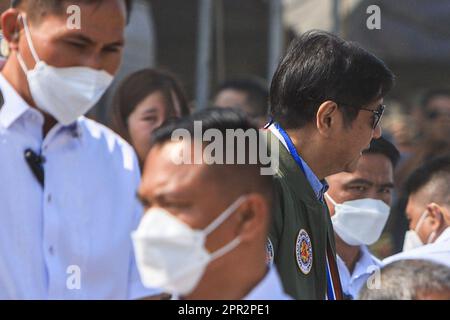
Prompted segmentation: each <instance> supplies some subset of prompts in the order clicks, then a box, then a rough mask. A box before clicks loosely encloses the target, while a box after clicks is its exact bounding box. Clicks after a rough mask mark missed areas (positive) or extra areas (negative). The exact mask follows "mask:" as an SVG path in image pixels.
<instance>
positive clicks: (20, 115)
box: [0, 74, 156, 299]
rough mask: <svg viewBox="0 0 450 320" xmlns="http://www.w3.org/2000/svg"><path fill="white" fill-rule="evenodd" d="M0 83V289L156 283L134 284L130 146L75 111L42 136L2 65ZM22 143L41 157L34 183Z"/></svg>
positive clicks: (76, 293) (57, 290)
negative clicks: (41, 178)
mask: <svg viewBox="0 0 450 320" xmlns="http://www.w3.org/2000/svg"><path fill="white" fill-rule="evenodd" d="M0 90H1V92H2V94H3V98H4V105H3V107H2V108H1V110H0V221H1V223H0V299H127V298H139V297H144V296H148V295H152V294H154V293H156V292H155V291H153V290H148V289H145V288H144V287H143V286H142V285H141V281H140V278H139V275H138V272H137V269H136V266H135V262H134V254H133V249H132V243H131V238H130V233H131V231H132V230H134V229H135V228H136V227H137V224H138V222H139V219H140V217H141V213H142V210H141V207H140V205H139V203H138V202H137V200H136V197H135V192H136V189H137V186H138V184H139V180H140V173H139V168H138V164H137V160H136V156H135V153H134V151H133V150H132V148H131V147H130V146H129V145H128V144H127V143H126V142H124V141H123V140H122V139H120V138H119V137H118V136H117V135H115V134H114V133H113V132H112V131H110V130H109V129H107V128H106V127H104V126H102V125H100V124H97V123H96V122H94V121H91V120H88V119H86V118H84V117H81V118H79V119H78V121H76V122H75V123H74V124H72V125H70V126H66V127H64V126H62V125H60V124H57V125H56V126H54V127H53V128H52V129H51V130H50V132H49V133H48V134H47V135H46V136H45V137H44V136H43V133H42V128H43V124H44V117H43V115H42V114H41V113H40V112H39V111H38V110H36V109H34V108H31V107H30V106H29V105H28V104H27V103H26V102H25V101H24V100H23V99H22V98H21V97H20V96H19V95H18V94H17V92H16V91H15V90H14V89H13V87H12V86H11V85H10V84H9V83H8V81H7V80H6V79H5V78H4V77H3V75H2V74H0ZM67 104H68V107H70V101H67ZM27 148H30V149H32V150H33V151H34V152H36V153H42V156H43V157H45V163H44V172H45V186H44V187H41V185H40V184H39V183H38V181H37V179H36V178H35V176H34V175H33V174H32V172H31V170H30V168H29V167H28V165H27V163H26V161H25V158H24V150H25V149H27Z"/></svg>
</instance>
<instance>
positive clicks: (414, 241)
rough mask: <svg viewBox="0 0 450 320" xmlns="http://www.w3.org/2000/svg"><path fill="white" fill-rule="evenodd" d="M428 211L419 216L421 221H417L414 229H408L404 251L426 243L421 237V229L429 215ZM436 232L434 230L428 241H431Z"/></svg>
mask: <svg viewBox="0 0 450 320" xmlns="http://www.w3.org/2000/svg"><path fill="white" fill-rule="evenodd" d="M427 215H428V212H427V211H424V212H423V213H422V215H421V216H420V218H419V221H417V224H416V227H415V228H414V230H408V231H406V233H405V240H404V242H403V251H409V250H412V249H415V248H418V247H421V246H423V245H425V243H423V241H422V239H420V237H419V230H420V227H421V226H422V224H423V222H424V221H425V218H426V217H427ZM435 235H436V232H434V231H433V232H432V233H431V234H430V236H429V237H428V241H427V243H431V242H432V241H433V240H434V238H435Z"/></svg>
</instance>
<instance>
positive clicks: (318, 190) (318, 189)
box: [268, 124, 328, 201]
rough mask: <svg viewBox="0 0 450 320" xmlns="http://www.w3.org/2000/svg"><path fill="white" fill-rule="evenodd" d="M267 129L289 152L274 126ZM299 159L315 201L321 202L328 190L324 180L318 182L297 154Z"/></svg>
mask: <svg viewBox="0 0 450 320" xmlns="http://www.w3.org/2000/svg"><path fill="white" fill-rule="evenodd" d="M268 128H269V130H270V131H271V132H272V133H273V134H274V135H275V136H276V137H277V138H278V140H280V141H281V143H282V144H283V146H284V147H285V148H286V150H288V151H289V148H288V146H287V144H286V141H284V139H283V136H282V135H281V133H280V132H279V131H278V129H277V128H276V126H275V125H274V124H271V125H270V126H269V127H268ZM299 157H300V161H301V162H302V165H303V169H304V170H305V176H306V179H307V180H308V182H309V184H310V185H311V188H312V189H313V191H314V194H315V195H316V197H317V199H319V200H321V201H323V195H324V194H325V192H327V190H328V183H327V182H326V180H325V179H323V180H319V178H318V177H317V176H316V175H315V173H314V172H313V171H312V170H311V168H310V167H309V166H308V164H307V163H306V162H305V161H304V160H303V158H302V157H301V156H300V154H299Z"/></svg>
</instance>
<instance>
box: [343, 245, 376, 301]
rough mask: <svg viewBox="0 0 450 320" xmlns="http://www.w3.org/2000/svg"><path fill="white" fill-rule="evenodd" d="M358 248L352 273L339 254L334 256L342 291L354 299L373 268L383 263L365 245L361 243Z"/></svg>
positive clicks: (372, 271)
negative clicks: (359, 253)
mask: <svg viewBox="0 0 450 320" xmlns="http://www.w3.org/2000/svg"><path fill="white" fill-rule="evenodd" d="M360 248H361V255H360V257H359V260H358V261H357V262H356V264H355V268H354V269H353V273H352V274H350V271H349V270H348V268H347V266H346V265H345V262H344V261H343V260H342V258H341V257H339V255H337V257H336V258H337V259H336V263H337V266H338V269H339V277H340V278H341V284H342V291H344V293H345V294H347V295H350V296H352V297H353V298H354V299H356V298H357V297H358V294H359V291H360V290H361V289H362V287H363V286H364V285H365V284H366V283H367V279H369V277H370V276H371V275H372V274H373V273H374V271H375V270H380V269H381V267H382V265H383V264H382V263H381V261H380V260H379V259H377V258H376V257H374V256H373V255H372V254H371V253H370V251H369V249H368V248H367V246H365V245H362V246H360Z"/></svg>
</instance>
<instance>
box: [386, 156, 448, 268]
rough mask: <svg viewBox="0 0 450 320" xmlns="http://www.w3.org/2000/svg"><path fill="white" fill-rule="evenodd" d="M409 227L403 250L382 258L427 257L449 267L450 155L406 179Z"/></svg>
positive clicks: (437, 159)
mask: <svg viewBox="0 0 450 320" xmlns="http://www.w3.org/2000/svg"><path fill="white" fill-rule="evenodd" d="M405 189H406V191H407V194H408V195H409V196H408V204H407V207H406V214H407V217H408V220H409V227H410V230H409V231H407V232H406V234H405V240H404V245H403V252H401V253H399V254H396V255H393V256H391V257H388V258H386V259H385V260H383V263H385V264H389V263H392V262H394V261H398V260H404V259H427V260H432V261H434V262H438V263H441V264H444V265H447V266H449V267H450V156H443V157H439V158H436V159H434V160H431V161H429V162H427V163H425V164H424V165H423V166H422V167H420V168H418V169H417V170H416V171H414V172H413V173H412V174H411V176H410V177H409V178H408V180H407V181H406V188H405Z"/></svg>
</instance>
